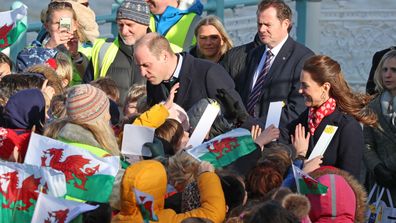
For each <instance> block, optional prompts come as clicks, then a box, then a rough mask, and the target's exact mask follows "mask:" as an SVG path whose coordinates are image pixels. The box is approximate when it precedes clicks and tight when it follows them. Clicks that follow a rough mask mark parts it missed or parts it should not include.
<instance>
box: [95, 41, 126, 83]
mask: <svg viewBox="0 0 396 223" xmlns="http://www.w3.org/2000/svg"><path fill="white" fill-rule="evenodd" d="M111 40H112V39H103V38H100V39H97V40H96V41H95V44H94V46H93V49H92V57H91V60H92V65H93V70H94V80H96V79H98V78H99V77H105V76H106V74H107V71H108V70H109V67H110V65H111V64H112V63H113V61H114V59H115V57H116V55H117V52H118V49H119V47H120V43H119V40H118V38H115V39H114V40H113V41H111Z"/></svg>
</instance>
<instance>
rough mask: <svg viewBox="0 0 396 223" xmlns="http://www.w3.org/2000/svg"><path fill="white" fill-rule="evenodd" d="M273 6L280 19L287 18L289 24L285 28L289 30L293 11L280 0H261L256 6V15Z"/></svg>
mask: <svg viewBox="0 0 396 223" xmlns="http://www.w3.org/2000/svg"><path fill="white" fill-rule="evenodd" d="M271 7H273V8H275V9H276V16H277V18H278V19H279V20H280V21H283V20H285V19H288V20H289V21H290V25H289V27H288V28H287V30H288V31H289V32H290V30H291V29H292V26H293V24H292V18H293V12H292V10H291V9H290V7H289V6H288V5H287V4H286V3H285V2H284V1H282V0H262V1H261V2H260V3H259V4H258V7H257V15H258V14H259V13H260V12H262V11H264V10H266V9H268V8H271Z"/></svg>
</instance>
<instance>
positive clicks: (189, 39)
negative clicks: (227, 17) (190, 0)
mask: <svg viewBox="0 0 396 223" xmlns="http://www.w3.org/2000/svg"><path fill="white" fill-rule="evenodd" d="M200 19H201V17H200V16H199V15H197V14H195V13H188V14H186V15H184V16H183V17H182V18H181V19H180V20H179V21H177V23H175V24H174V25H173V26H172V27H171V28H170V29H169V30H168V32H167V33H166V35H165V38H166V39H167V40H168V41H169V42H170V43H171V48H172V50H173V52H175V53H180V52H182V51H186V52H188V51H189V50H190V48H191V46H193V45H195V43H196V42H197V40H196V38H195V33H194V31H195V27H196V25H197V24H198V22H199V20H200ZM150 29H151V31H153V32H156V25H155V19H154V16H153V15H151V16H150Z"/></svg>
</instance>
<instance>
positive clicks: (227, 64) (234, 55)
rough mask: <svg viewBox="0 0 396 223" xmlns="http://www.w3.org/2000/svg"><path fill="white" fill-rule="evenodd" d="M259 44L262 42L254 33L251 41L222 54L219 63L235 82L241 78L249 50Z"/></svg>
mask: <svg viewBox="0 0 396 223" xmlns="http://www.w3.org/2000/svg"><path fill="white" fill-rule="evenodd" d="M261 45H263V43H262V42H261V41H260V38H259V37H258V34H256V36H255V37H254V40H253V41H252V42H250V43H247V44H244V45H241V46H237V47H234V48H232V49H231V50H229V51H228V52H227V53H226V54H225V55H224V57H223V58H222V60H221V61H220V64H221V65H222V66H223V67H224V68H225V70H226V71H227V72H228V73H229V74H230V75H231V77H232V79H234V81H235V83H237V80H239V78H241V74H243V73H244V72H245V69H246V67H245V66H246V58H247V55H248V54H249V52H251V51H252V50H253V49H255V48H256V47H258V46H261ZM236 88H238V85H236Z"/></svg>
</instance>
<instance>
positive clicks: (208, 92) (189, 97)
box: [147, 53, 243, 111]
mask: <svg viewBox="0 0 396 223" xmlns="http://www.w3.org/2000/svg"><path fill="white" fill-rule="evenodd" d="M181 55H183V63H182V66H181V70H180V74H179V83H180V87H179V89H178V92H177V94H176V97H175V100H174V101H175V102H176V103H177V104H178V105H180V106H181V107H182V108H184V109H185V110H186V111H187V110H188V109H190V108H191V107H192V106H193V105H194V104H195V103H197V102H198V101H199V100H200V99H202V98H212V99H216V94H217V89H220V88H223V89H225V90H226V91H227V92H228V93H229V94H230V95H231V96H232V97H233V98H234V99H235V100H237V101H239V102H240V104H241V105H242V104H243V103H242V99H241V97H240V96H239V94H238V92H237V91H236V90H235V84H234V81H233V80H232V78H231V77H230V75H229V74H228V73H227V71H226V70H225V69H224V68H223V67H222V66H221V65H219V64H216V63H212V62H210V61H208V60H203V59H199V58H195V57H193V56H191V55H190V54H187V53H182V54H181ZM164 88H165V85H164V84H163V83H161V84H159V85H152V84H151V83H150V82H147V101H148V103H149V105H154V104H156V103H159V102H161V101H164V100H166V98H167V90H164Z"/></svg>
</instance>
